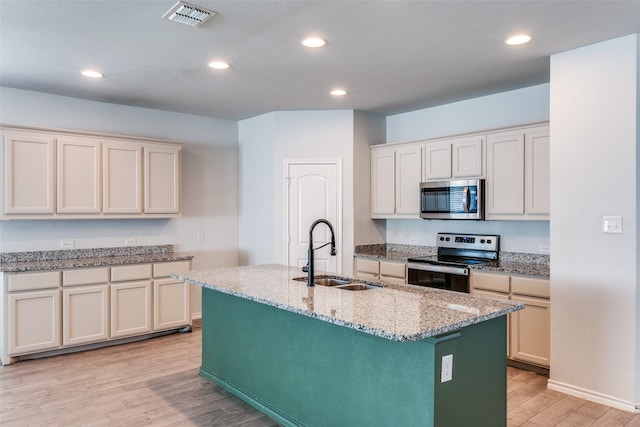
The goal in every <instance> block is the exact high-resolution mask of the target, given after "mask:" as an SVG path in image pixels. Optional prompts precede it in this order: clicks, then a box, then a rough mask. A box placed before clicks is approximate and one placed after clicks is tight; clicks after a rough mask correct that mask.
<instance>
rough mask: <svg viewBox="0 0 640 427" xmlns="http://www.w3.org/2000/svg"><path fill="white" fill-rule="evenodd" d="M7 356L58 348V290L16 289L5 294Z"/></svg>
mask: <svg viewBox="0 0 640 427" xmlns="http://www.w3.org/2000/svg"><path fill="white" fill-rule="evenodd" d="M7 305H8V313H7V315H8V316H7V317H8V319H7V320H8V323H9V324H10V325H11V327H9V328H8V332H9V334H8V338H9V343H8V344H9V349H8V354H9V355H10V356H17V355H21V354H28V353H34V352H37V351H43V350H54V349H56V348H59V347H60V291H59V290H57V289H55V290H47V291H33V292H18V293H15V294H9V296H8V304H7Z"/></svg>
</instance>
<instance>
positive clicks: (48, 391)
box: [0, 328, 640, 427]
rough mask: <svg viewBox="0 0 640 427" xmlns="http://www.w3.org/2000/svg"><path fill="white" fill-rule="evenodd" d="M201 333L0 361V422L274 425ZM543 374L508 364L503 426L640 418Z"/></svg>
mask: <svg viewBox="0 0 640 427" xmlns="http://www.w3.org/2000/svg"><path fill="white" fill-rule="evenodd" d="M200 338H201V329H200V328H194V332H193V333H190V334H177V335H168V336H165V337H160V338H155V339H151V340H146V341H141V342H137V343H131V344H125V345H120V346H115V347H108V348H103V349H99V350H92V351H86V352H81V353H74V354H68V355H64V356H56V357H49V358H46V359H38V360H31V361H23V362H19V363H16V364H14V365H11V366H6V367H4V368H0V425H1V426H3V427H6V426H32V425H33V426H43V425H45V426H100V425H110V426H143V425H153V426H166V425H176V426H225V427H226V426H243V427H258V426H277V423H275V422H274V421H273V420H271V419H269V418H267V417H266V416H265V415H263V414H261V413H260V412H258V411H257V410H255V409H253V408H252V407H250V406H249V405H247V404H246V403H244V402H242V401H240V400H239V399H237V398H235V397H234V396H233V395H231V394H229V393H228V392H226V391H224V390H222V389H221V388H220V387H218V386H216V385H214V384H212V383H211V382H209V381H207V380H205V379H204V378H202V377H200V376H199V375H198V368H199V366H200ZM546 380H547V378H546V377H545V376H542V375H538V374H535V373H533V372H528V371H523V370H519V369H515V368H511V367H510V368H509V369H508V426H524V427H532V426H581V427H582V426H606V427H612V426H640V415H635V416H634V414H631V413H628V412H623V411H619V410H616V409H612V408H609V407H606V406H603V405H598V404H595V403H591V402H587V401H586V400H582V399H578V398H575V397H571V396H567V395H564V394H562V393H558V392H555V391H552V390H548V389H547V388H546ZM445 427H448V426H445Z"/></svg>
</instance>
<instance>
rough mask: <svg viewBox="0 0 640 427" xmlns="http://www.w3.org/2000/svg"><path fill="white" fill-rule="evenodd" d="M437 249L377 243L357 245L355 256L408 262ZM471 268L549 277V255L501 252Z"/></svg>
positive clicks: (434, 255)
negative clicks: (491, 260) (493, 258)
mask: <svg viewBox="0 0 640 427" xmlns="http://www.w3.org/2000/svg"><path fill="white" fill-rule="evenodd" d="M436 253H437V250H436V248H435V247H434V246H412V245H398V244H377V245H361V246H356V250H355V256H356V257H358V258H367V259H375V260H380V261H393V262H405V263H406V262H407V259H409V258H413V257H416V256H433V257H434V260H435V259H436ZM469 268H470V269H471V270H476V271H495V272H501V273H507V274H521V275H526V276H536V277H543V278H546V279H548V278H549V255H545V254H528V253H520V252H500V255H499V260H498V261H496V262H488V263H485V264H477V265H470V266H469Z"/></svg>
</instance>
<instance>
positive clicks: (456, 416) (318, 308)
mask: <svg viewBox="0 0 640 427" xmlns="http://www.w3.org/2000/svg"><path fill="white" fill-rule="evenodd" d="M173 277H174V278H176V279H179V280H183V281H186V282H188V283H192V284H195V285H198V286H201V287H202V288H203V290H202V366H201V369H200V374H201V375H202V376H204V377H206V378H208V379H210V380H212V381H214V382H215V383H216V384H218V385H220V386H221V387H223V388H224V389H226V390H228V391H230V392H231V393H233V394H235V395H236V396H238V397H239V398H240V399H242V400H244V401H246V402H248V403H249V404H251V405H252V406H254V407H255V408H257V409H259V410H260V411H262V412H264V413H265V414H267V415H269V416H270V417H272V418H273V419H274V420H276V421H277V422H278V423H280V424H282V425H285V426H368V427H370V426H403V427H408V426H421V427H424V426H438V427H440V426H456V427H460V426H474V427H477V426H490V427H496V426H506V412H507V398H506V393H507V391H506V384H507V379H506V369H507V368H506V346H507V344H506V315H507V314H508V313H510V312H512V311H516V310H519V309H521V308H523V306H522V305H520V304H516V303H512V302H510V301H500V300H494V299H490V298H485V297H479V296H473V295H470V294H463V293H456V292H449V291H442V290H438V289H431V288H422V287H418V286H412V285H382V286H383V287H380V288H374V289H369V290H361V291H351V290H345V289H339V288H336V287H328V286H314V287H307V285H306V281H300V280H294V279H297V278H300V277H302V278H303V280H304V279H306V278H305V275H304V273H301V271H300V270H299V269H298V268H294V267H288V266H284V265H275V264H273V265H259V266H250V267H235V268H222V269H214V270H210V271H191V272H187V273H179V274H175V275H173ZM354 281H358V282H362V281H359V280H354Z"/></svg>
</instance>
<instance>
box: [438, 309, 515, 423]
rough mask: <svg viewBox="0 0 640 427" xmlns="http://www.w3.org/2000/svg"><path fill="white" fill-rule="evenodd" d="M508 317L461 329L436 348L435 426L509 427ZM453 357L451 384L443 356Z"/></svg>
mask: <svg viewBox="0 0 640 427" xmlns="http://www.w3.org/2000/svg"><path fill="white" fill-rule="evenodd" d="M506 328H507V316H500V317H498V318H495V319H491V320H487V321H484V322H481V323H477V324H475V325H471V326H467V327H465V328H462V329H461V330H460V331H459V332H460V333H459V336H458V337H457V338H456V339H452V340H447V341H443V342H441V343H439V344H438V346H437V347H436V382H435V425H436V426H474V427H480V426H486V427H501V426H506V425H507V339H506V336H507V331H506ZM449 354H453V371H452V379H451V381H446V382H441V372H442V357H443V356H446V355H449Z"/></svg>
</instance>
